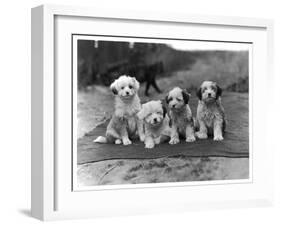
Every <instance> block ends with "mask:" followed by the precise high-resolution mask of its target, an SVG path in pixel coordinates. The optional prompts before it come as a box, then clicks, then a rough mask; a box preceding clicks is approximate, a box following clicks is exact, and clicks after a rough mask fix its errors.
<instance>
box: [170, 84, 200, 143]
mask: <svg viewBox="0 0 281 226" xmlns="http://www.w3.org/2000/svg"><path fill="white" fill-rule="evenodd" d="M189 97H190V94H188V93H187V92H186V91H185V90H182V89H181V88H179V87H175V88H173V89H172V90H171V91H170V92H169V93H168V95H167V96H166V102H167V104H168V106H169V116H170V118H171V123H172V134H171V140H170V142H169V143H170V144H177V143H179V142H180V139H179V137H180V136H182V137H185V141H186V142H193V141H195V140H196V139H195V136H194V121H193V118H192V112H191V110H190V107H189V105H188V101H189Z"/></svg>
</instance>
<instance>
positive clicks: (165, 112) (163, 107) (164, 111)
mask: <svg viewBox="0 0 281 226" xmlns="http://www.w3.org/2000/svg"><path fill="white" fill-rule="evenodd" d="M161 104H162V109H163V117H164V118H165V116H166V114H167V108H166V107H165V106H164V103H163V102H162V103H161Z"/></svg>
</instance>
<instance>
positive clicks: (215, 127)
mask: <svg viewBox="0 0 281 226" xmlns="http://www.w3.org/2000/svg"><path fill="white" fill-rule="evenodd" d="M221 95H222V89H221V88H220V87H219V86H218V85H217V84H216V83H215V82H212V81H204V82H203V83H202V85H201V86H200V88H199V89H198V91H197V96H198V98H199V102H198V107H197V116H196V123H197V127H198V129H199V131H198V132H196V136H197V137H198V138H199V139H206V138H207V137H208V135H213V136H214V140H216V141H220V140H223V132H224V130H225V126H226V120H225V114H224V108H223V106H222V104H221Z"/></svg>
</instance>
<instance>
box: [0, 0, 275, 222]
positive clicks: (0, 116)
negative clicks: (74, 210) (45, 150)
mask: <svg viewBox="0 0 281 226" xmlns="http://www.w3.org/2000/svg"><path fill="white" fill-rule="evenodd" d="M278 2H280V1H277V0H276V1H274V0H260V1H254V0H248V1H245V0H232V1H225V0H212V1H207V0H206V1H203V0H193V1H188V0H182V1H181V0H166V1H164V0H162V1H156V0H154V1H152V0H138V1H136V0H135V1H133V0H118V1H114V0H111V1H110V0H80V1H79V2H78V1H74V0H56V1H53V3H56V4H67V5H77V4H79V5H87V6H92V7H96V6H98V7H104V8H106V7H113V8H116V10H117V9H119V8H126V9H138V10H153V11H168V12H169V11H170V12H181V13H192V14H205V15H206V14H207V15H230V16H242V17H262V18H271V19H274V20H275V48H274V49H275V81H274V84H275V90H274V93H275V94H274V98H275V101H276V107H275V108H274V109H272V117H271V123H272V124H271V127H270V129H271V130H272V134H271V136H272V148H274V149H276V152H275V175H268V176H269V177H271V176H275V179H276V183H275V190H276V204H275V206H274V207H272V208H256V209H238V210H237V209H235V210H214V211H200V212H198V211H197V212H187V213H179V214H170V215H167V214H165V215H151V216H132V217H125V218H123V217H122V218H114V219H113V218H112V219H95V220H82V221H63V222H52V223H49V224H54V225H81V224H83V225H153V224H155V225H178V224H179V225H180V224H184V225H228V226H231V225H235V226H237V225H241V224H242V225H265V224H267V225H280V224H281V217H280V213H281V196H280V191H281V184H280V181H281V177H280V175H281V173H280V172H281V167H280V165H281V164H280V162H281V154H280V152H281V150H279V149H280V144H279V142H278V140H280V135H281V133H280V129H279V128H280V127H281V123H280V118H281V117H280V115H281V111H280V105H281V101H280V100H281V99H280V97H281V95H280V93H281V92H280V90H281V89H280V88H281V85H280V84H281V79H280V77H281V69H280V67H281V66H280V62H281V53H280V52H281V13H280V8H281V7H280V6H279V4H278ZM42 3H52V2H51V1H48V0H45V1H40V0H38V1H35V0H24V1H23V0H22V1H21V0H7V1H2V2H1V13H0V17H1V20H0V23H1V26H0V27H1V35H0V78H1V82H0V84H1V88H0V100H1V101H0V103H1V105H0V106H1V111H0V120H1V122H0V134H1V136H0V145H1V152H0V153H1V154H0V175H1V177H0V180H1V185H0V208H1V209H0V216H1V217H0V224H1V225H5V226H6V225H37V224H41V222H40V221H38V220H35V219H33V218H30V217H29V208H30V8H31V7H34V6H37V5H39V4H42ZM261 92H263V90H261ZM265 95H268V93H265ZM272 98H273V97H272V96H268V99H269V100H271V99H272ZM278 102H279V103H278ZM261 110H263V109H261ZM93 205H94V203H93Z"/></svg>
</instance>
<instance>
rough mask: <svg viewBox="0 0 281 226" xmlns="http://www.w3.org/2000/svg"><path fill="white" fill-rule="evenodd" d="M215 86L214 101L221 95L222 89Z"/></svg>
mask: <svg viewBox="0 0 281 226" xmlns="http://www.w3.org/2000/svg"><path fill="white" fill-rule="evenodd" d="M216 86H217V93H216V99H218V98H219V97H220V96H221V95H222V88H221V87H219V86H218V85H216Z"/></svg>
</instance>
